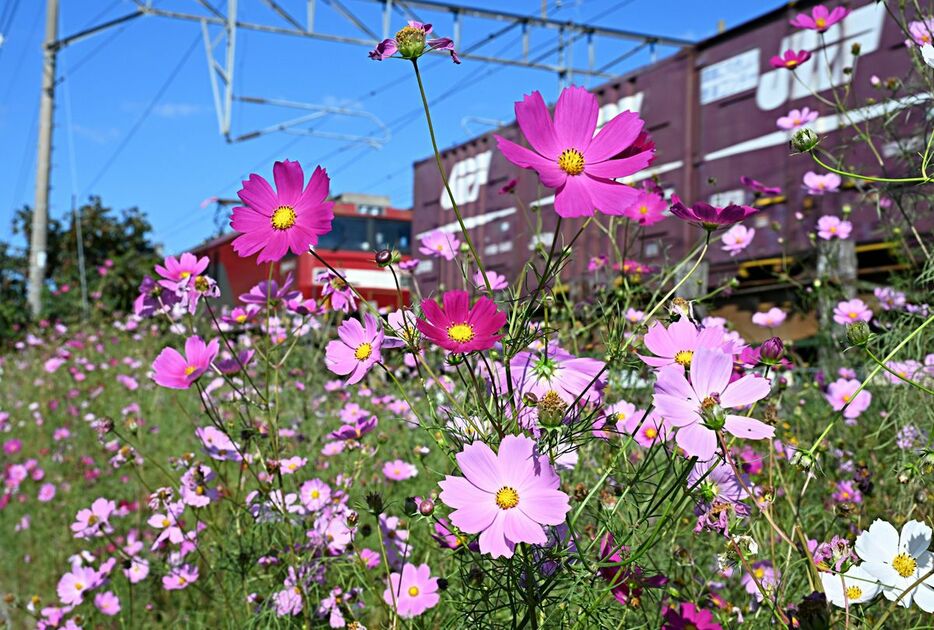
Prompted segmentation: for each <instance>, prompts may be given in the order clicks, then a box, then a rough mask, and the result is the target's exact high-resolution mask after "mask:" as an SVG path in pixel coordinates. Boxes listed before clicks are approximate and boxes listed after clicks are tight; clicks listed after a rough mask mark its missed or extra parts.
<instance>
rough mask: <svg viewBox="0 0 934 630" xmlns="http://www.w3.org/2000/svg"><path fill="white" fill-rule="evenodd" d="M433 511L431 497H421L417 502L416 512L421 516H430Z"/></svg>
mask: <svg viewBox="0 0 934 630" xmlns="http://www.w3.org/2000/svg"><path fill="white" fill-rule="evenodd" d="M434 511H435V502H434V501H432V500H431V499H422V502H421V503H419V504H418V513H419V514H421V515H422V516H431V515H432V513H434Z"/></svg>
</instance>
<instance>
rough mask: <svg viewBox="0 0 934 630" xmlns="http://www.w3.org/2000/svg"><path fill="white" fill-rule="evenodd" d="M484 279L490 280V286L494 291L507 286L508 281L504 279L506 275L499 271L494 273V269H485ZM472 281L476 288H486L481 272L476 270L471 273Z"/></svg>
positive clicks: (482, 289) (483, 289)
mask: <svg viewBox="0 0 934 630" xmlns="http://www.w3.org/2000/svg"><path fill="white" fill-rule="evenodd" d="M486 279H487V280H489V282H490V288H491V289H493V290H494V291H502V290H503V289H508V288H509V281H508V280H506V276H504V275H503V274H501V273H496V272H495V271H492V270H490V271H487V272H486ZM473 283H474V284H475V285H477V288H478V289H480V290H481V291H485V290H486V282H484V281H483V272H482V271H479V270H478V271H477V273H475V274H474V275H473Z"/></svg>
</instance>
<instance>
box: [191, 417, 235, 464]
mask: <svg viewBox="0 0 934 630" xmlns="http://www.w3.org/2000/svg"><path fill="white" fill-rule="evenodd" d="M195 435H196V436H197V437H198V439H199V440H201V444H202V445H203V447H204V452H205V454H206V455H207V456H208V457H210V458H211V459H216V460H218V461H230V462H239V461H241V460H242V459H243V457H242V456H241V455H240V447H239V446H238V445H237V443H236V442H234V441H233V440H232V439H230V436H228V435H227V434H226V433H224V432H223V431H221V430H220V429H217V428H216V427H210V426H209V427H198V428H197V429H195Z"/></svg>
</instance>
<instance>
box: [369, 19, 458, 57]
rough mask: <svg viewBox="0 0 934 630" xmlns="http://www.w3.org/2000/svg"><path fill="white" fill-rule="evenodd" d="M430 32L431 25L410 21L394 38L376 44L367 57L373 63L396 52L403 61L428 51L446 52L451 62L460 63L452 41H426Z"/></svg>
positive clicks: (439, 38) (443, 38)
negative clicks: (449, 55) (448, 53)
mask: <svg viewBox="0 0 934 630" xmlns="http://www.w3.org/2000/svg"><path fill="white" fill-rule="evenodd" d="M431 30H432V28H431V24H422V23H421V22H416V21H415V20H410V21H409V25H408V26H403V27H402V29H401V30H400V31H399V32H398V33H396V36H395V37H393V38H392V39H384V40H383V41H381V42H380V43H379V44H377V45H376V48H374V49H373V50H371V51H370V54H369V57H370V59H372V60H374V61H383V60H384V59H388V58H389V57H392V56H393V55H394V54H396V53H397V52H398V53H399V54H400V55H401V56H402V58H403V59H417V58H419V57H421V56H422V55H423V54H425V53H426V52H427V51H429V50H447V51H449V52H450V53H451V60H452V61H453V62H454V63H460V62H461V60H460V57H458V56H457V52H456V51H455V50H454V41H453V40H452V39H450V38H449V37H438V38H436V39H428V34H429V33H431ZM426 46H427V48H426Z"/></svg>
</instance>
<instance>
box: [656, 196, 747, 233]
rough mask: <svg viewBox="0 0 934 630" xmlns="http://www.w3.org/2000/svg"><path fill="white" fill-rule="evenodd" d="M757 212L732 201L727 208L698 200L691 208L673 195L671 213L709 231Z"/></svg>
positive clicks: (729, 224) (726, 225)
mask: <svg viewBox="0 0 934 630" xmlns="http://www.w3.org/2000/svg"><path fill="white" fill-rule="evenodd" d="M756 212H758V210H756V209H755V208H753V207H751V206H738V205H736V204H735V203H731V204H729V205H728V206H726V207H725V208H718V207H716V206H712V205H710V204H709V203H705V202H703V201H698V202H697V203H695V204H694V205H693V206H691V207H690V208H689V207H687V206H685V205H684V204H683V203H682V202H681V199H680V198H679V197H678V196H677V195H672V196H671V214H673V215H675V216H676V217H678V218H679V219H683V220H684V221H687V222H689V223H693V224H694V225H696V226H698V227H701V228H703V229H705V230H707V231H708V232H713V231H715V230H719V229H721V228H725V227H729V226H731V225H733V224H734V223H739V222H740V221H742V220H743V219H745V218H746V217H748V216H750V215H752V214H755V213H756Z"/></svg>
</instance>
